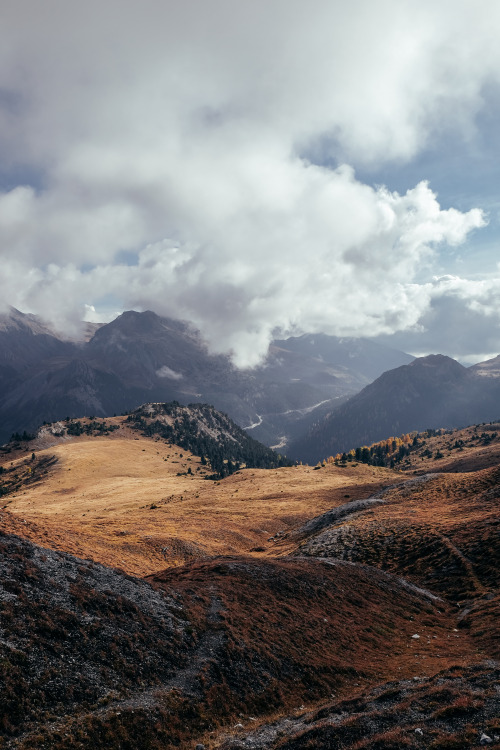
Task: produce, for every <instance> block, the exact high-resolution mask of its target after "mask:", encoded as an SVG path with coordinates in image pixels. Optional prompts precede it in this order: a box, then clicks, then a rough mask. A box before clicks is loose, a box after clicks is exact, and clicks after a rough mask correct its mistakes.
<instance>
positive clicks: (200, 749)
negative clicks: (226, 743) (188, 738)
mask: <svg viewBox="0 0 500 750" xmlns="http://www.w3.org/2000/svg"><path fill="white" fill-rule="evenodd" d="M194 750H205V745H202V744H201V742H200V744H199V745H196V747H195V748H194Z"/></svg>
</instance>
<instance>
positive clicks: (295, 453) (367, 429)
mask: <svg viewBox="0 0 500 750" xmlns="http://www.w3.org/2000/svg"><path fill="white" fill-rule="evenodd" d="M499 403H500V379H499V378H497V377H484V376H481V375H479V374H478V369H477V368H476V369H473V368H470V369H468V368H465V367H463V366H462V365H460V364H459V363H458V362H456V361H455V360H453V359H451V358H450V357H444V356H442V355H430V356H428V357H421V358H419V359H416V360H414V361H413V362H411V363H410V364H409V365H403V366H402V367H398V368H396V369H393V370H390V371H388V372H385V373H384V374H383V375H381V376H380V377H379V378H377V380H375V381H374V382H373V383H371V384H370V385H368V386H366V388H364V389H363V390H362V391H361V392H360V393H358V394H356V395H355V396H353V397H352V398H350V399H349V400H348V401H347V402H346V403H345V404H343V405H342V406H340V407H339V408H338V409H336V410H335V411H333V412H332V413H331V414H329V415H328V416H327V417H325V418H324V419H322V420H319V421H318V422H317V423H316V424H315V425H314V426H313V427H312V428H311V429H310V431H309V432H308V433H307V434H306V435H305V436H303V437H302V438H299V439H297V440H295V441H293V442H292V443H291V444H290V445H289V446H288V448H287V450H288V455H289V456H290V457H291V458H298V457H300V458H301V460H303V461H308V462H309V463H316V462H317V461H320V460H323V459H324V458H326V457H327V456H330V455H333V456H335V455H336V454H337V453H342V452H344V451H350V450H351V449H352V448H356V447H358V446H364V445H370V444H372V443H374V442H376V441H379V440H384V439H386V438H387V437H388V436H391V435H396V436H398V435H401V434H402V433H407V432H411V431H423V430H426V429H428V428H454V427H465V426H466V425H470V424H475V423H478V422H483V421H491V420H492V419H497V418H498V414H497V412H498V408H499V407H498V404H499Z"/></svg>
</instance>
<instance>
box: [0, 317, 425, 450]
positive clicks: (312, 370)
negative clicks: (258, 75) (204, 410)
mask: <svg viewBox="0 0 500 750" xmlns="http://www.w3.org/2000/svg"><path fill="white" fill-rule="evenodd" d="M92 334H93V335H92ZM88 336H90V339H89V340H88V341H82V342H80V343H76V342H75V341H71V340H63V339H62V338H60V337H59V336H58V335H56V334H55V333H54V332H53V331H52V330H51V329H50V328H49V327H48V326H46V325H45V324H44V323H43V322H42V321H40V320H39V319H38V318H37V316H33V315H25V314H23V313H21V312H19V311H18V310H14V309H11V312H10V314H8V315H4V316H0V442H1V441H6V440H8V438H9V437H10V435H11V434H12V433H14V432H22V431H23V430H27V431H28V432H29V431H33V430H34V429H36V427H38V425H40V424H41V423H42V422H44V421H47V422H53V421H56V420H58V419H64V418H65V417H66V416H70V417H81V416H85V415H89V414H92V415H95V416H101V417H104V416H112V415H113V414H115V413H123V412H124V411H128V410H130V409H133V408H135V407H137V406H139V405H140V404H143V403H145V402H152V401H153V402H169V401H174V400H177V401H179V402H180V403H184V404H187V403H192V402H194V401H200V402H203V403H210V404H213V405H214V406H215V407H216V408H217V409H219V410H220V411H223V412H225V413H227V414H228V415H229V416H230V417H231V418H232V419H233V420H234V421H236V422H237V423H238V424H239V425H240V426H242V427H245V428H248V429H249V430H251V434H252V437H254V438H256V439H257V440H260V441H261V442H264V443H266V444H267V445H280V446H286V444H287V442H288V441H289V439H290V437H292V436H293V435H298V434H300V433H301V432H304V430H305V429H306V428H307V427H308V426H309V425H310V424H312V422H313V421H314V420H315V419H318V418H319V417H320V416H321V415H322V414H325V413H327V412H329V411H331V410H332V408H334V407H335V406H336V405H338V404H340V403H342V400H344V399H345V398H346V397H348V396H350V395H352V394H354V393H356V392H358V391H359V390H361V388H363V386H365V385H366V384H367V383H368V382H370V380H371V379H372V377H373V373H374V372H377V373H378V374H380V372H383V370H384V369H385V367H386V364H387V362H390V363H391V364H393V363H396V364H397V363H406V362H407V361H409V360H411V357H410V356H409V355H406V354H404V353H403V352H395V351H393V350H390V349H387V348H386V347H381V346H377V345H375V344H373V343H372V342H367V341H364V340H360V341H358V342H354V340H351V343H350V344H349V343H346V341H347V340H345V339H344V340H342V339H336V338H335V337H328V336H301V337H296V338H291V339H286V340H281V341H277V342H275V343H274V344H272V345H271V347H270V350H269V355H268V358H267V360H266V362H265V363H264V365H263V366H262V367H259V368H256V369H255V370H247V371H241V370H237V369H236V368H235V367H234V366H233V365H232V364H231V362H230V360H229V358H228V357H226V356H223V355H214V354H210V353H209V351H208V350H207V347H206V345H205V344H204V342H203V340H202V339H201V336H200V334H199V332H198V331H196V330H194V329H193V328H192V327H191V326H190V325H189V324H187V323H184V322H182V321H177V320H172V319H169V318H163V317H160V316H158V315H156V314H155V313H154V312H151V311H146V312H143V313H138V312H134V311H128V312H125V313H123V314H122V315H120V316H119V317H118V318H116V319H115V320H113V321H112V322H111V323H108V324H106V325H102V326H100V327H98V326H95V327H93V330H89V331H87V336H86V338H87V337H88ZM349 352H350V353H351V355H352V356H350V354H349ZM349 361H352V363H353V366H351V367H349V366H348V364H347V363H348V362H349ZM283 450H284V449H283Z"/></svg>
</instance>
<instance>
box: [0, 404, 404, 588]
mask: <svg viewBox="0 0 500 750" xmlns="http://www.w3.org/2000/svg"><path fill="white" fill-rule="evenodd" d="M108 421H109V422H113V421H114V422H115V423H118V424H120V425H122V418H120V417H117V418H114V419H113V420H108ZM45 442H47V441H45ZM53 442H56V441H55V440H54V441H53ZM31 450H32V446H31V445H30V450H29V451H28V452H27V453H22V454H21V455H19V454H16V455H11V456H8V457H7V458H6V459H5V458H4V459H3V464H4V465H5V466H6V467H9V468H15V467H19V471H20V472H23V471H24V472H25V473H26V475H27V477H28V478H29V472H30V466H31V461H30V457H31ZM52 456H55V458H56V459H57V462H56V463H55V464H54V466H53V467H52V468H51V469H50V470H49V471H48V473H47V474H46V475H44V476H43V477H42V478H41V480H40V481H37V482H35V483H33V484H29V483H27V484H25V485H23V487H22V488H21V489H20V490H19V491H18V492H16V493H14V494H11V495H8V496H6V497H5V498H3V500H4V502H3V507H4V508H5V509H6V510H8V511H9V512H10V513H12V514H13V515H14V520H13V522H10V521H8V519H7V514H4V521H3V526H4V529H5V530H6V531H9V530H14V529H13V528H12V523H14V525H16V526H17V528H18V532H17V533H22V535H23V536H25V537H27V538H29V539H30V540H32V541H34V542H37V543H39V544H42V545H44V546H48V547H51V548H54V549H60V550H64V551H66V552H70V553H71V554H75V555H77V556H79V557H84V558H91V559H93V560H95V561H98V562H101V563H104V564H106V565H111V566H113V567H118V568H121V569H123V570H124V571H126V572H127V573H130V574H133V575H139V576H143V575H147V574H150V573H153V572H155V571H157V570H160V569H162V568H165V567H169V566H173V565H179V564H181V563H183V562H185V561H186V560H188V559H192V558H193V557H201V558H203V557H204V556H207V555H209V556H212V555H218V554H252V555H258V556H262V555H264V556H265V555H273V554H275V552H276V543H275V541H268V540H269V539H270V538H271V537H274V536H275V535H276V534H278V533H279V532H281V533H282V534H284V533H286V532H289V531H290V530H291V529H294V528H297V527H298V526H300V525H301V524H302V523H303V522H305V521H306V520H307V519H309V518H312V517H314V516H316V515H319V514H321V513H323V512H325V511H326V510H328V509H330V508H332V507H335V506H336V505H340V504H342V503H345V502H347V499H350V500H353V499H357V498H361V497H367V496H369V495H370V494H373V493H375V492H376V491H377V490H378V489H380V487H382V486H386V485H389V484H393V483H394V482H397V481H401V479H402V478H403V477H402V476H401V474H398V473H396V472H392V471H390V470H388V469H383V468H375V467H370V466H364V465H358V466H349V467H348V468H345V469H342V468H339V467H335V466H328V467H324V468H322V469H320V470H314V468H313V467H309V466H297V467H292V468H280V469H274V470H265V469H243V470H241V471H240V472H238V473H237V474H234V475H232V476H231V477H227V478H225V479H223V480H221V481H216V482H214V481H212V480H206V479H204V478H203V475H204V474H205V473H206V470H205V467H202V466H201V464H200V459H199V458H198V457H196V456H192V455H191V454H188V453H187V452H185V451H182V450H181V449H179V448H177V447H176V446H171V445H168V444H166V443H164V442H161V441H157V440H154V439H152V438H145V437H142V436H141V437H138V435H137V433H136V432H135V433H134V432H132V431H131V430H130V429H129V428H128V427H127V426H126V425H122V426H120V429H119V430H117V431H116V432H115V433H113V434H112V435H110V436H109V437H78V438H70V439H68V438H66V439H65V440H63V441H58V442H56V444H53V445H49V446H46V447H43V448H42V449H41V450H36V459H37V461H39V460H41V459H43V458H44V457H52ZM189 468H191V471H192V474H187V475H186V474H185V472H187V471H188V469H189ZM179 473H180V474H181V476H177V475H178V474H179ZM15 521H17V523H15ZM25 522H26V523H25ZM19 523H21V524H22V526H19ZM9 524H10V527H9ZM279 546H280V554H284V553H285V551H286V549H285V548H286V543H285V545H283V543H281V544H280V545H279Z"/></svg>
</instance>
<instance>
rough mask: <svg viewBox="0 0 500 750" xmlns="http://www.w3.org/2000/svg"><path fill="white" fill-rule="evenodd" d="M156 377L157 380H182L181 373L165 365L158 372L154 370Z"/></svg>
mask: <svg viewBox="0 0 500 750" xmlns="http://www.w3.org/2000/svg"><path fill="white" fill-rule="evenodd" d="M156 376H157V377H158V378H169V379H170V380H182V373H181V372H176V371H175V370H172V369H171V368H170V367H167V365H163V367H160V369H159V370H156Z"/></svg>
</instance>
